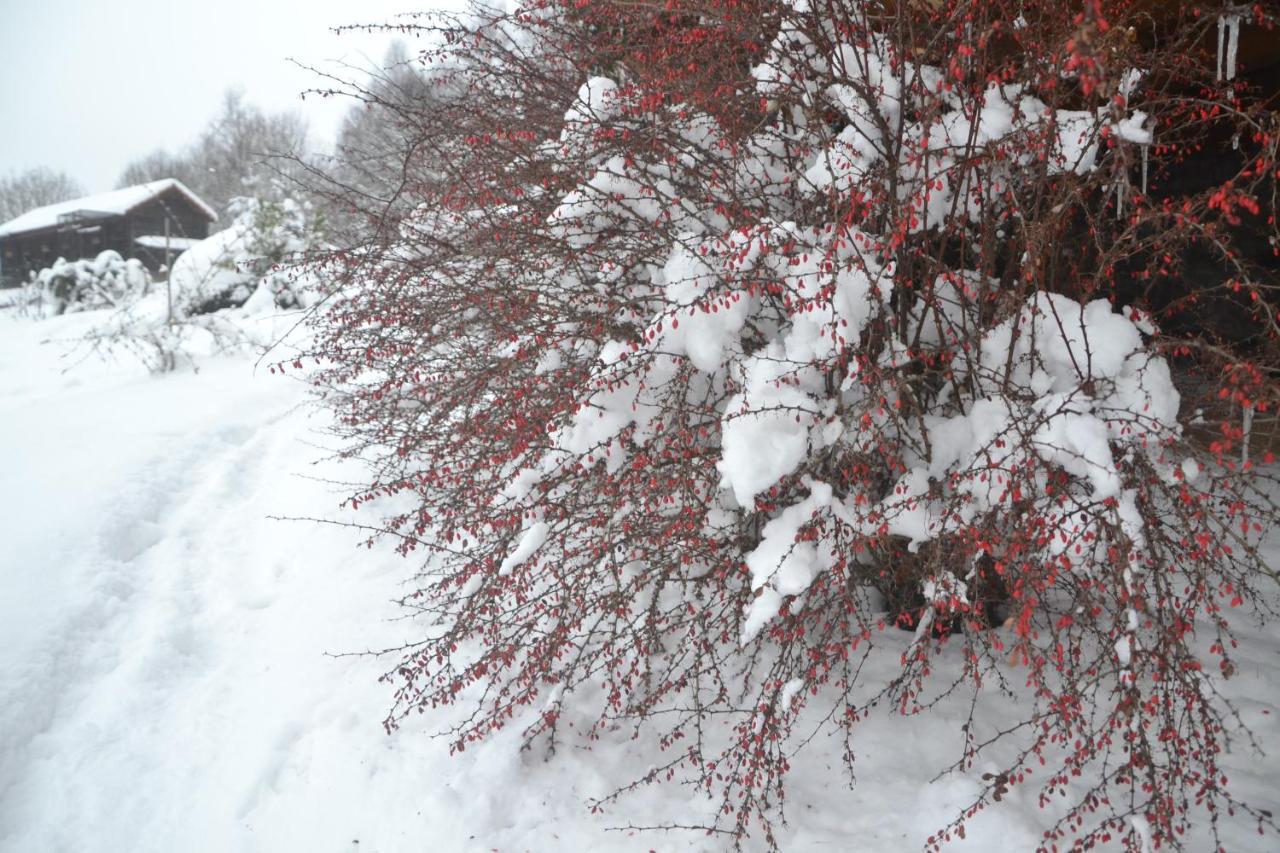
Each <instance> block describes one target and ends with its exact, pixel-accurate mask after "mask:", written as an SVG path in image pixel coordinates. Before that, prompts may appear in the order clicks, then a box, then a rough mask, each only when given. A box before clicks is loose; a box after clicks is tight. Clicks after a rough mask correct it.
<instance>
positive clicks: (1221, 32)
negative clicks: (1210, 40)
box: [1218, 15, 1227, 82]
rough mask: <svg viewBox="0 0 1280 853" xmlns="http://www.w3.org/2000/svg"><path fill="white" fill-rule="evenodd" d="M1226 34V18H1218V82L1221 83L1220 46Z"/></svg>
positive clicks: (1221, 16)
mask: <svg viewBox="0 0 1280 853" xmlns="http://www.w3.org/2000/svg"><path fill="white" fill-rule="evenodd" d="M1226 34H1227V18H1226V16H1225V15H1219V16H1218V82H1222V46H1223V42H1224V41H1225V39H1226Z"/></svg>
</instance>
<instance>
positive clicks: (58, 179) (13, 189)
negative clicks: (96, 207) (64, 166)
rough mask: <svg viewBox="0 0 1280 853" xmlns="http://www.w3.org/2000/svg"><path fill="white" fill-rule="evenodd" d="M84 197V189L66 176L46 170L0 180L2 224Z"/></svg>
mask: <svg viewBox="0 0 1280 853" xmlns="http://www.w3.org/2000/svg"><path fill="white" fill-rule="evenodd" d="M81 195H84V188H83V187H82V186H80V184H78V183H77V182H76V181H75V180H73V179H72V178H71V177H70V176H68V175H67V174H66V173H65V172H56V171H54V170H53V169H50V168H47V167H44V166H40V167H37V168H35V169H28V170H27V171H25V172H13V173H10V174H9V175H5V176H0V222H7V221H8V220H10V219H13V218H14V217H15V216H20V215H22V214H23V213H26V212H27V211H28V210H31V209H33V208H36V207H43V206H44V205H46V204H56V203H57V202H60V201H66V200H68V199H72V198H75V197H77V196H81Z"/></svg>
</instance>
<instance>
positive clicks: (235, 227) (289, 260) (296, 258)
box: [170, 198, 319, 316]
mask: <svg viewBox="0 0 1280 853" xmlns="http://www.w3.org/2000/svg"><path fill="white" fill-rule="evenodd" d="M231 215H232V216H233V217H234V222H233V223H232V225H231V226H230V227H228V228H226V229H225V230H223V231H220V232H218V233H217V234H214V235H213V236H212V237H210V238H209V239H207V240H202V241H201V242H200V243H198V244H196V245H195V246H193V247H192V248H190V249H188V250H187V251H186V252H184V253H183V254H182V255H181V256H180V257H179V258H178V260H177V261H175V262H174V264H173V273H172V275H171V279H170V284H171V285H172V287H173V294H174V306H175V311H177V312H178V313H179V314H180V315H182V316H192V315H198V314H208V313H211V312H214V311H218V310H221V309H223V308H231V307H239V306H241V305H244V304H245V303H246V302H247V301H248V300H249V298H250V297H252V296H254V295H255V293H259V292H260V293H261V296H259V297H258V300H257V301H262V302H265V303H268V304H270V303H274V304H275V305H277V306H278V307H281V308H298V307H305V306H306V305H308V304H310V301H311V300H312V298H313V295H312V294H311V293H310V291H309V286H310V280H309V279H308V278H307V277H306V275H305V274H304V273H303V272H302V271H301V270H302V263H303V261H304V260H305V257H306V255H307V253H308V252H310V251H312V250H313V249H314V248H316V247H317V243H318V236H317V235H318V233H319V225H318V220H317V217H316V214H315V212H314V211H313V209H312V207H311V206H310V205H309V204H306V203H303V202H297V201H294V200H292V199H283V200H280V201H268V200H261V199H255V198H238V199H235V200H234V201H233V202H232V203H231Z"/></svg>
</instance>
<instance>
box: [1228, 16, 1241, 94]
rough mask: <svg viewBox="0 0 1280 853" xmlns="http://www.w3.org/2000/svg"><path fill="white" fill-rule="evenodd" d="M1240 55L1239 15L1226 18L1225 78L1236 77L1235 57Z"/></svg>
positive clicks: (1231, 78) (1232, 78)
mask: <svg viewBox="0 0 1280 853" xmlns="http://www.w3.org/2000/svg"><path fill="white" fill-rule="evenodd" d="M1239 55H1240V16H1239V15H1231V16H1229V17H1228V18H1227V79H1228V80H1234V79H1236V58H1237V57H1238V56H1239Z"/></svg>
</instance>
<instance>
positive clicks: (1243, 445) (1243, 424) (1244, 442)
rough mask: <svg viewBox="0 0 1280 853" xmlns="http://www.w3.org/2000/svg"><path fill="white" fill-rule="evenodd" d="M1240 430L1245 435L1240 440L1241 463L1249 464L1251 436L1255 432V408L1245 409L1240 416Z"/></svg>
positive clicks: (1250, 406)
mask: <svg viewBox="0 0 1280 853" xmlns="http://www.w3.org/2000/svg"><path fill="white" fill-rule="evenodd" d="M1240 428H1241V430H1242V431H1243V432H1244V435H1243V436H1242V437H1241V439H1240V463H1241V464H1242V465H1248V464H1249V435H1250V433H1252V432H1253V406H1252V405H1248V406H1245V407H1244V411H1243V412H1241V415H1240Z"/></svg>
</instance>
